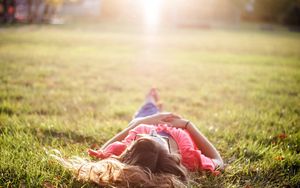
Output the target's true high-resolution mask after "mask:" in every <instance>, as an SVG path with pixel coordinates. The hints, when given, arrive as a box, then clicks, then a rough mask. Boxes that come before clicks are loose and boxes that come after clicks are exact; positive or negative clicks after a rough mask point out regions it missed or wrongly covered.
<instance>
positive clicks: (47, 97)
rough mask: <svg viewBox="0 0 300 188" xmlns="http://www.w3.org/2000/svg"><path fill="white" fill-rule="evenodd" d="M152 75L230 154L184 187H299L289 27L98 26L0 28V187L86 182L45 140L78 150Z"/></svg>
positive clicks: (121, 120)
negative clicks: (219, 169) (217, 168)
mask: <svg viewBox="0 0 300 188" xmlns="http://www.w3.org/2000/svg"><path fill="white" fill-rule="evenodd" d="M152 86H155V87H157V88H158V89H159V91H160V94H161V98H162V100H163V102H164V106H165V109H166V110H167V111H171V112H175V113H178V114H180V115H182V116H183V117H185V118H188V119H190V120H191V121H193V122H194V123H195V124H196V125H197V126H198V127H199V129H200V130H201V131H202V132H203V133H204V134H205V135H207V137H208V138H209V139H210V140H211V141H212V143H214V144H215V145H216V147H217V148H218V149H219V150H220V152H221V155H222V157H223V158H224V161H225V162H226V163H227V164H228V166H227V167H226V169H225V171H224V172H223V173H222V174H221V175H220V176H218V177H214V176H211V175H203V176H200V175H198V176H197V175H196V176H195V175H194V177H193V178H192V180H193V181H191V182H190V184H189V186H190V187H197V186H200V185H201V186H202V187H247V188H250V187H299V185H300V153H299V152H300V118H299V117H300V93H299V92H300V34H299V33H289V32H286V31H274V32H266V31H256V30H193V29H179V30H176V31H170V30H164V31H161V32H160V33H158V34H157V35H155V36H154V35H149V36H147V35H145V33H144V32H142V31H140V30H138V29H133V28H125V29H124V28H120V27H111V28H110V27H104V26H97V27H95V26H85V27H81V28H79V27H78V26H24V27H10V28H2V29H1V30H0V146H1V148H0V187H20V186H21V187H23V186H26V187H41V186H51V185H53V186H58V187H81V186H84V187H87V186H89V185H88V184H84V183H81V182H77V181H76V180H75V179H74V178H72V176H71V174H70V172H68V171H66V170H64V169H63V168H62V167H61V166H60V165H59V164H57V163H56V162H54V161H53V160H51V159H50V158H49V157H48V156H47V155H46V153H45V152H44V149H43V148H44V147H45V148H48V149H49V148H56V149H59V150H60V151H62V153H63V154H64V156H66V157H70V156H73V155H79V156H83V157H88V156H87V153H86V150H87V148H90V147H91V146H93V147H97V146H100V145H101V144H103V143H104V142H105V141H106V140H108V139H109V138H111V137H112V136H113V135H115V134H116V133H117V132H118V131H120V130H121V129H123V128H125V127H126V126H127V124H128V122H129V121H130V120H131V117H132V114H133V113H134V112H135V110H136V109H137V108H138V107H139V106H140V104H141V102H142V101H143V99H144V96H145V93H146V92H147V91H148V89H149V88H150V87H152Z"/></svg>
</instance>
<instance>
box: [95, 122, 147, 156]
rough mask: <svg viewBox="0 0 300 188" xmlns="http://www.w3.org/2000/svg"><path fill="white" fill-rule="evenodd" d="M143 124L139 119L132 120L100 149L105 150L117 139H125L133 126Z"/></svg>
mask: <svg viewBox="0 0 300 188" xmlns="http://www.w3.org/2000/svg"><path fill="white" fill-rule="evenodd" d="M139 124H141V122H140V120H139V119H134V120H133V121H131V122H130V123H129V125H128V127H127V128H126V129H124V130H122V131H121V132H119V133H118V134H116V135H115V136H114V137H112V138H111V139H110V140H108V141H107V142H106V143H105V144H104V145H103V146H102V147H101V148H100V150H104V149H105V148H106V147H107V146H108V145H109V144H111V143H113V142H116V141H121V140H123V139H124V138H125V137H126V136H127V135H128V133H129V131H130V130H131V129H133V128H135V127H136V126H137V125H139Z"/></svg>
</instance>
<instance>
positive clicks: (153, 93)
mask: <svg viewBox="0 0 300 188" xmlns="http://www.w3.org/2000/svg"><path fill="white" fill-rule="evenodd" d="M146 101H149V102H152V103H153V104H155V105H156V106H157V107H158V109H159V110H160V111H161V110H162V103H161V102H160V101H159V96H158V93H157V89H156V88H151V89H150V91H149V93H148V94H147V95H146Z"/></svg>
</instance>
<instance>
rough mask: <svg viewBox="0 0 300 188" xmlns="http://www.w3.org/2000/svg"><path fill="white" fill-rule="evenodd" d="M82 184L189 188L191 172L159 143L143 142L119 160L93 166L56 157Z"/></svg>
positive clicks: (97, 163)
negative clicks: (186, 187)
mask: <svg viewBox="0 0 300 188" xmlns="http://www.w3.org/2000/svg"><path fill="white" fill-rule="evenodd" d="M52 156H53V157H54V158H55V159H56V160H58V161H59V162H60V163H61V164H62V165H63V166H65V167H66V168H68V169H70V170H73V171H74V172H75V173H76V175H77V178H78V179H79V180H82V181H90V182H95V183H97V184H99V185H101V186H117V187H159V188H165V187H185V185H184V184H183V183H182V181H186V180H187V171H186V169H185V168H184V167H183V166H182V165H181V163H180V158H179V156H178V155H174V154H170V153H169V151H168V150H167V149H166V148H165V147H164V146H163V145H162V144H160V143H159V142H157V141H155V140H153V139H150V138H139V139H137V140H136V141H134V142H133V144H132V145H131V146H130V147H129V148H128V149H127V150H125V151H124V152H123V153H122V154H121V155H120V156H119V157H115V158H113V157H111V158H108V159H104V160H100V161H97V162H92V161H89V160H85V159H82V158H80V157H76V158H74V159H69V160H67V159H64V158H62V157H60V156H57V155H52Z"/></svg>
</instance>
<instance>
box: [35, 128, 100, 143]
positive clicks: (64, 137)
mask: <svg viewBox="0 0 300 188" xmlns="http://www.w3.org/2000/svg"><path fill="white" fill-rule="evenodd" d="M31 132H32V134H34V135H35V136H37V138H38V139H39V140H40V141H41V143H43V144H51V143H52V142H53V141H54V140H55V141H59V142H60V143H61V144H62V145H68V144H76V143H81V144H83V143H87V144H95V143H99V142H100V141H99V140H97V139H96V138H94V137H92V136H85V135H81V134H79V133H77V132H74V131H67V132H63V131H58V130H55V129H36V128H33V129H31Z"/></svg>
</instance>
